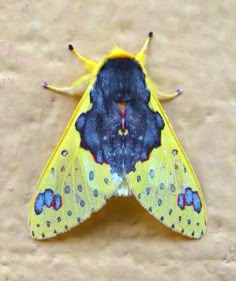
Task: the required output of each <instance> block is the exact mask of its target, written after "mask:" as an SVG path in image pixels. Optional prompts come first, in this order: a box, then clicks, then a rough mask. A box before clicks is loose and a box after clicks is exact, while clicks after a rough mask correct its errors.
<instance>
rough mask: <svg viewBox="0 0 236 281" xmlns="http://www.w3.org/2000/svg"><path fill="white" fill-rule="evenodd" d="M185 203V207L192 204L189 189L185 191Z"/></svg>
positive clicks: (191, 193) (191, 192)
mask: <svg viewBox="0 0 236 281" xmlns="http://www.w3.org/2000/svg"><path fill="white" fill-rule="evenodd" d="M185 202H186V205H187V206H190V205H192V203H193V191H192V188H190V187H187V188H186V189H185Z"/></svg>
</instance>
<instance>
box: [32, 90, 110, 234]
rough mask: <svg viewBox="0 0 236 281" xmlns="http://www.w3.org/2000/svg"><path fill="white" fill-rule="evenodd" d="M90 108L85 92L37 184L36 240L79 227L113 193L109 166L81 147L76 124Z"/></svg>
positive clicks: (34, 209)
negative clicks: (97, 161)
mask: <svg viewBox="0 0 236 281" xmlns="http://www.w3.org/2000/svg"><path fill="white" fill-rule="evenodd" d="M90 107H91V104H90V98H89V92H86V93H85V94H84V96H83V98H82V100H81V102H80V103H79V105H78V106H77V108H76V110H75V113H74V115H73V116H72V118H71V120H70V122H69V125H68V127H67V129H66V130H65V132H64V134H63V136H62V138H61V140H60V141H59V143H58V145H57V147H56V149H55V150H54V152H53V154H52V156H51V158H50V159H49V161H48V163H47V165H46V167H45V169H44V171H43V173H42V175H41V177H40V179H39V181H38V183H37V188H36V191H35V193H34V195H33V198H32V201H31V203H30V210H29V226H30V229H31V233H32V236H33V237H34V238H35V239H44V238H49V237H52V236H55V235H57V234H58V233H62V232H65V231H67V230H69V229H70V228H72V227H74V226H76V225H77V224H78V223H80V222H82V221H84V220H86V219H87V218H88V217H89V216H90V215H91V213H92V212H94V211H97V210H99V209H100V208H101V207H102V206H103V205H104V204H105V202H106V199H108V198H109V197H111V195H112V194H113V193H114V190H115V184H114V183H113V180H112V178H111V173H110V167H109V165H106V164H103V165H101V164H98V163H96V162H95V161H94V159H93V156H92V155H91V153H90V152H89V151H86V150H84V149H83V148H81V147H80V134H79V132H78V131H77V130H76V128H75V122H76V120H77V118H78V116H80V114H81V113H83V112H87V111H88V110H89V108H90ZM92 133H93V132H91V134H92Z"/></svg>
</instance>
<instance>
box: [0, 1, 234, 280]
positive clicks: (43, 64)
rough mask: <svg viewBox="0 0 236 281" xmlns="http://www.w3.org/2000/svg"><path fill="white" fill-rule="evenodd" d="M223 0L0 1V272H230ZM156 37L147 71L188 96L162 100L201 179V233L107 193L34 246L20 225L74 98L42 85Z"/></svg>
mask: <svg viewBox="0 0 236 281" xmlns="http://www.w3.org/2000/svg"><path fill="white" fill-rule="evenodd" d="M235 4H236V2H235V1H233V0H226V1H219V0H217V1H208V2H205V1H203V0H202V1H201V0H199V1H183V0H177V1H171V0H169V1H164V0H161V1H155V0H152V1H151V0H148V1H133V0H126V1H124V2H123V3H121V2H120V1H113V0H112V1H94V0H89V1H70V4H69V3H68V1H65V0H58V1H56V2H52V1H49V0H43V1H32V0H28V1H27V0H23V1H13V0H8V1H7V4H5V1H3V0H1V1H0V8H1V14H0V34H1V35H0V65H1V72H0V106H1V108H0V120H1V126H0V132H1V140H0V155H1V156H0V167H1V169H0V172H1V177H0V183H1V185H0V186H1V196H0V206H1V211H0V221H1V231H0V280H1V281H6V280H9V281H31V280H34V281H38V280H50V281H53V280H55V281H56V280H57V281H58V280H60V281H64V280H67V281H72V280H89V281H93V280H98V281H100V280H101V281H103V280H109V281H110V280H150V281H152V280H162V281H165V280H168V281H170V280H186V281H188V280H199V278H200V279H201V281H206V280H207V281H209V280H212V281H218V280H219V281H221V280H227V281H232V280H236V262H235V256H236V253H235V252H236V239H235V231H236V224H235V211H236V207H235V200H234V198H235V183H234V182H233V180H234V179H235V169H236V157H235V152H236V147H235V120H236V109H235V106H236V101H235V92H236V87H235V82H236V80H235V57H236V46H235V39H234V38H235V31H236V30H235V16H236V15H235V11H236V5H235ZM150 30H152V31H154V38H153V41H152V44H151V47H150V49H149V52H148V59H147V69H148V71H149V74H150V76H151V77H152V78H153V80H154V81H156V82H158V83H159V85H160V87H161V89H162V90H163V91H166V92H168V91H169V92H170V91H172V90H173V89H175V88H176V87H177V86H181V87H182V88H183V89H184V94H183V95H181V96H180V97H178V98H177V99H175V100H173V101H171V102H168V103H165V104H164V108H165V110H166V112H167V114H168V116H169V119H170V121H171V123H172V125H173V127H174V129H175V131H176V133H177V135H178V136H179V139H180V140H181V142H182V144H183V146H184V148H185V150H186V152H187V153H188V155H189V158H190V160H191V162H192V165H193V167H194V169H195V171H196V173H197V175H198V178H199V180H200V182H201V184H202V187H203V190H204V193H205V197H206V201H207V205H208V215H209V224H208V232H207V234H206V235H205V236H204V238H203V239H201V240H199V241H194V240H189V239H186V238H182V237H181V236H180V235H178V234H176V233H174V232H172V231H171V230H169V229H167V228H165V227H164V226H162V225H161V224H160V223H159V222H158V221H156V220H155V219H154V218H152V217H151V216H150V215H148V213H147V212H146V211H145V210H144V209H143V208H142V207H141V206H140V205H139V204H138V203H137V202H136V201H135V199H134V198H132V197H130V198H112V199H111V200H110V201H109V202H108V204H107V206H106V207H105V208H103V209H102V210H101V211H100V212H98V213H96V214H95V215H93V216H92V218H90V219H89V220H88V221H86V222H85V223H83V224H82V225H80V226H79V227H76V228H75V229H73V230H72V231H71V232H68V233H67V234H65V235H62V236H59V237H58V238H56V239H52V240H48V241H44V242H37V241H34V240H32V239H31V237H30V234H29V231H28V227H27V211H28V204H29V200H30V197H31V195H32V192H33V190H34V187H35V183H36V181H37V179H38V177H39V175H40V172H41V170H42V169H43V166H44V164H45V163H46V161H47V159H48V157H49V155H50V153H51V151H52V149H53V147H54V146H55V144H56V142H57V141H58V139H59V137H60V135H61V134H62V132H63V130H64V128H65V126H66V124H67V122H68V120H69V118H70V116H71V114H72V112H73V110H74V108H75V107H76V104H77V102H78V98H70V97H66V96H63V95H58V94H55V93H52V92H49V91H45V90H43V89H42V88H41V87H40V84H41V82H42V81H44V80H47V81H50V82H54V83H55V84H57V85H68V84H69V83H70V82H72V81H73V80H75V79H76V77H78V76H79V75H80V74H82V73H83V67H82V66H81V65H80V64H78V62H77V61H76V59H75V58H74V57H73V55H72V54H71V53H69V51H68V50H67V44H68V43H70V42H73V44H74V45H75V46H76V47H77V48H78V49H79V50H80V51H81V53H82V54H84V55H86V56H88V57H91V58H92V59H95V60H98V59H100V58H101V57H103V56H104V55H106V54H107V52H108V51H109V50H110V49H111V48H112V47H113V46H114V45H115V44H117V45H120V46H121V47H123V48H125V49H127V50H128V51H131V52H136V51H137V50H139V48H140V46H141V45H142V43H143V41H144V38H145V36H146V34H147V32H148V31H150Z"/></svg>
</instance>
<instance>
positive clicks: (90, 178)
mask: <svg viewBox="0 0 236 281" xmlns="http://www.w3.org/2000/svg"><path fill="white" fill-rule="evenodd" d="M89 180H90V181H93V180H94V172H93V171H90V172H89Z"/></svg>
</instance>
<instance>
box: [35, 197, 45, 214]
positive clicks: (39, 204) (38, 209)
mask: <svg viewBox="0 0 236 281" xmlns="http://www.w3.org/2000/svg"><path fill="white" fill-rule="evenodd" d="M43 205H44V193H39V194H38V196H37V198H36V200H35V203H34V211H35V214H36V215H40V214H41V213H42V211H43Z"/></svg>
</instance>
